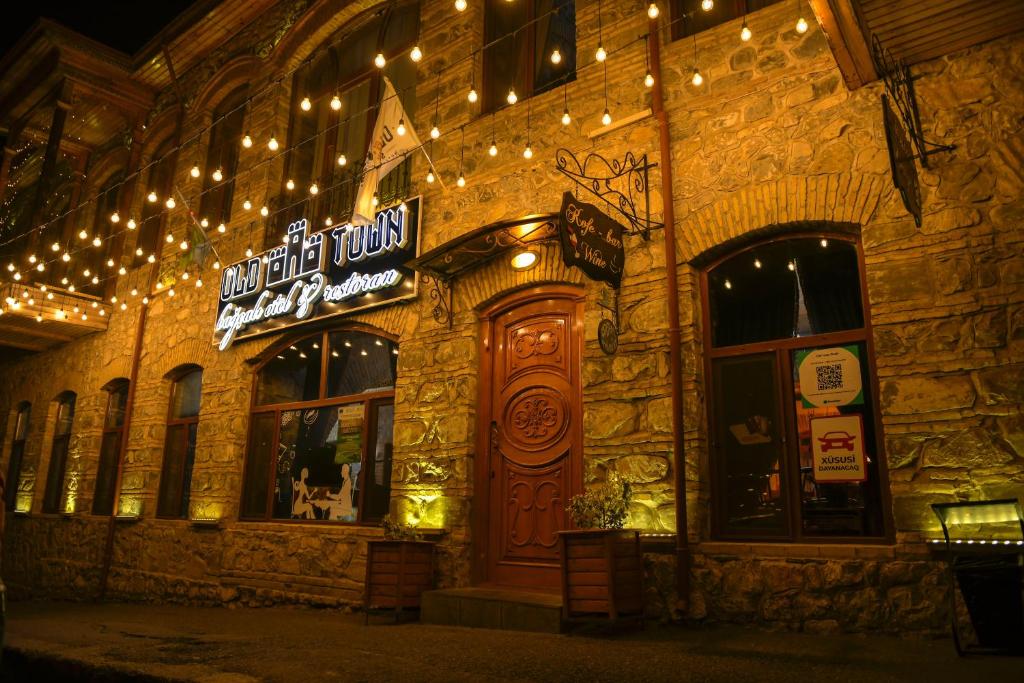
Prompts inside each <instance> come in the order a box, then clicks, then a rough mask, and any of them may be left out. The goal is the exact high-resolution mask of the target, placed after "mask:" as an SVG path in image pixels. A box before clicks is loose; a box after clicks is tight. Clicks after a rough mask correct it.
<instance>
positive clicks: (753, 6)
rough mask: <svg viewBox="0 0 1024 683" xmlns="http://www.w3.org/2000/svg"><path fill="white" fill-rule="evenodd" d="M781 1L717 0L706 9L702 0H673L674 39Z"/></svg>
mask: <svg viewBox="0 0 1024 683" xmlns="http://www.w3.org/2000/svg"><path fill="white" fill-rule="evenodd" d="M780 1H781V0H716V2H715V3H714V5H713V6H712V7H711V9H710V10H708V11H705V10H704V9H703V8H702V7H701V0H672V40H678V39H679V38H685V37H687V36H692V35H695V34H697V33H700V32H702V31H707V30H708V29H710V28H714V27H715V26H718V25H720V24H724V23H725V22H727V21H732V20H733V19H739V18H740V17H743V16H746V15H747V14H751V13H752V12H756V11H757V10H759V9H762V8H764V7H767V6H768V5H774V4H775V3H777V2H780ZM738 31H739V29H737V32H738Z"/></svg>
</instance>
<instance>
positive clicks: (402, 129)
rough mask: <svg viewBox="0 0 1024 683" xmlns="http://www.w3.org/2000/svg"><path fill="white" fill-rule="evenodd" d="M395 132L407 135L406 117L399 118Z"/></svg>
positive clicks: (399, 135)
mask: <svg viewBox="0 0 1024 683" xmlns="http://www.w3.org/2000/svg"><path fill="white" fill-rule="evenodd" d="M395 132H396V133H398V137H402V136H403V135H405V118H400V119H398V126H396V127H395Z"/></svg>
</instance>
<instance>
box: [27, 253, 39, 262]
mask: <svg viewBox="0 0 1024 683" xmlns="http://www.w3.org/2000/svg"><path fill="white" fill-rule="evenodd" d="M38 260H39V259H38V258H36V255H35V254H29V257H28V262H29V263H35V262H36V261H38Z"/></svg>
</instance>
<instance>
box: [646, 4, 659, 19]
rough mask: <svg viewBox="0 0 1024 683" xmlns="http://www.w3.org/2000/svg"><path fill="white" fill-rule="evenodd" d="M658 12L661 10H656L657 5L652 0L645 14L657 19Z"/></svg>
mask: <svg viewBox="0 0 1024 683" xmlns="http://www.w3.org/2000/svg"><path fill="white" fill-rule="evenodd" d="M659 14H661V12H659V11H658V6H657V5H655V4H654V3H653V2H652V3H651V4H650V6H649V7H648V8H647V16H649V17H650V18H651V19H657V18H658V15H659Z"/></svg>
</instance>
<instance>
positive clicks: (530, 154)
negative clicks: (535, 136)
mask: <svg viewBox="0 0 1024 683" xmlns="http://www.w3.org/2000/svg"><path fill="white" fill-rule="evenodd" d="M523 158H524V159H532V158H533V147H530V142H529V140H527V142H526V149H524V150H523Z"/></svg>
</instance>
